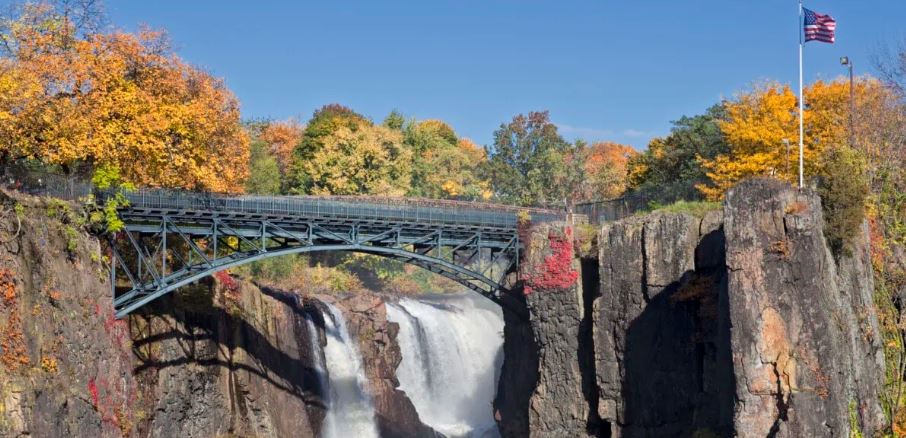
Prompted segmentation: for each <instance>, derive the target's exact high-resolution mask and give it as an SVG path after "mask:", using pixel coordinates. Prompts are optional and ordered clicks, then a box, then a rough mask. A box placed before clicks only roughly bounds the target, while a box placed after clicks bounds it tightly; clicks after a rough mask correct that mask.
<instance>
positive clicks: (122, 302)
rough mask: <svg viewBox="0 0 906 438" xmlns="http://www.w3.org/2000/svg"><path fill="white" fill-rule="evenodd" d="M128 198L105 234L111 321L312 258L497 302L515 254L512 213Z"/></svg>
mask: <svg viewBox="0 0 906 438" xmlns="http://www.w3.org/2000/svg"><path fill="white" fill-rule="evenodd" d="M129 198H130V199H129V201H130V204H129V206H128V207H126V208H123V209H121V210H120V211H119V214H120V217H121V219H122V220H123V221H124V223H125V227H124V229H123V230H122V231H120V232H118V233H116V234H114V235H111V236H110V237H111V238H110V247H111V249H112V251H111V252H112V253H113V258H114V261H113V263H112V269H111V283H112V288H113V294H114V308H115V311H116V316H117V317H119V318H122V317H124V316H126V315H128V314H129V313H131V312H133V311H135V310H136V309H138V308H140V307H142V306H144V305H146V304H148V303H150V302H152V301H154V300H155V299H157V298H159V297H161V296H164V295H166V294H168V293H170V292H172V291H173V290H175V289H177V288H179V287H181V286H184V285H187V284H190V283H193V282H195V281H198V280H200V279H202V278H204V277H206V276H209V275H212V274H214V273H216V272H219V271H222V270H224V269H228V268H231V267H236V266H240V265H243V264H246V263H251V262H253V261H257V260H263V259H266V258H270V257H278V256H284V255H289V254H301V253H309V252H319V251H350V252H359V253H366V254H373V255H377V256H381V257H388V258H391V259H396V260H399V261H402V262H404V263H409V264H413V265H416V266H420V267H422V268H425V269H428V270H429V271H431V272H434V273H436V274H439V275H443V276H445V277H447V278H450V279H451V280H453V281H456V282H457V283H459V284H462V285H464V286H466V287H468V288H469V289H471V290H473V291H476V292H478V293H481V294H482V295H484V296H486V297H488V298H490V299H492V300H494V301H497V302H499V293H500V291H501V289H502V282H503V280H504V278H505V276H506V275H507V274H508V273H509V272H512V271H513V270H515V269H517V268H518V262H519V254H520V251H521V246H520V242H519V236H518V232H517V226H516V225H517V219H516V211H514V210H504V211H494V210H487V209H477V208H475V207H472V208H471V209H469V208H463V206H461V205H454V206H452V207H444V206H441V207H438V206H430V207H425V206H415V207H413V206H407V205H393V204H387V203H383V204H376V203H373V202H371V203H369V202H363V201H358V202H350V201H348V200H342V201H337V200H330V199H327V200H325V199H323V198H315V199H311V198H288V197H286V198H281V197H276V198H260V197H243V198H231V197H212V196H210V195H197V194H189V195H186V194H173V193H169V192H160V191H151V192H139V193H132V194H129ZM118 286H120V287H118Z"/></svg>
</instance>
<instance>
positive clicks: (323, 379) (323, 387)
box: [305, 312, 330, 401]
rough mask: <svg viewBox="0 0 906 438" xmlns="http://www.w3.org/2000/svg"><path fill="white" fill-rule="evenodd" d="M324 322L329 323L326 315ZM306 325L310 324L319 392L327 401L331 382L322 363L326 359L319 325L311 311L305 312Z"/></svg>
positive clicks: (311, 348) (310, 342) (309, 341)
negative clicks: (319, 336)
mask: <svg viewBox="0 0 906 438" xmlns="http://www.w3.org/2000/svg"><path fill="white" fill-rule="evenodd" d="M324 324H325V325H326V324H328V322H327V318H326V317H325V318H324ZM305 325H306V326H308V348H309V350H311V353H312V354H313V355H314V360H313V362H314V368H315V374H316V375H317V376H318V393H319V394H322V397H324V399H325V401H327V398H328V397H330V396H329V395H327V394H326V391H327V389H328V388H330V382H328V381H327V371H325V370H324V366H323V365H322V364H324V363H325V361H326V359H325V358H324V351H323V350H322V349H321V343H320V339H318V327H317V326H316V325H315V320H314V319H312V317H311V314H310V313H309V312H305Z"/></svg>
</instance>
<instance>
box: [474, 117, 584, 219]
mask: <svg viewBox="0 0 906 438" xmlns="http://www.w3.org/2000/svg"><path fill="white" fill-rule="evenodd" d="M569 150H570V144H569V143H568V142H566V141H565V140H564V139H563V137H561V136H560V134H558V133H557V126H556V125H554V124H553V123H551V121H550V115H549V114H548V112H547V111H540V112H530V113H528V114H527V115H523V114H519V115H517V116H515V117H513V120H512V121H510V122H509V123H504V124H501V125H500V128H499V129H498V130H497V131H495V132H494V147H493V149H490V150H488V156H489V161H488V164H487V166H486V174H487V176H488V179H489V180H490V182H491V187H492V190H493V192H494V195H495V196H497V197H498V198H499V199H500V200H501V201H504V202H509V203H515V204H519V205H526V206H528V205H554V204H556V205H563V204H566V203H567V199H568V198H569V196H568V195H569V191H568V190H569V189H568V188H567V187H564V186H561V185H558V182H562V181H563V179H564V177H565V175H566V173H567V163H566V160H565V154H566V153H568V152H569Z"/></svg>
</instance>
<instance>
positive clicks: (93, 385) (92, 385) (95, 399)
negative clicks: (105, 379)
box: [88, 379, 98, 407]
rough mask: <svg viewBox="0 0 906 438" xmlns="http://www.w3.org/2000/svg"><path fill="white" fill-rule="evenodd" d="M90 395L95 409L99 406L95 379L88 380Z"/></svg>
mask: <svg viewBox="0 0 906 438" xmlns="http://www.w3.org/2000/svg"><path fill="white" fill-rule="evenodd" d="M88 393H89V394H91V403H92V404H93V405H94V407H97V406H98V385H97V383H95V381H94V379H88Z"/></svg>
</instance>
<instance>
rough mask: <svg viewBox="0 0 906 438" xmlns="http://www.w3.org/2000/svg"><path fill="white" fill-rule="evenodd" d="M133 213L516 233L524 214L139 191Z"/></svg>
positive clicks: (132, 199)
mask: <svg viewBox="0 0 906 438" xmlns="http://www.w3.org/2000/svg"><path fill="white" fill-rule="evenodd" d="M126 198H127V199H128V200H129V203H130V208H133V209H155V210H174V211H199V212H203V211H215V212H224V213H243V214H261V215H277V216H280V215H282V216H301V217H317V218H328V219H341V220H342V219H350V220H362V219H367V220H373V221H386V222H414V223H433V224H453V225H471V226H484V227H500V228H513V227H515V226H516V225H517V221H518V214H517V212H518V210H515V209H510V208H505V209H502V210H503V211H494V210H493V209H492V208H490V207H487V206H485V207H484V208H467V207H466V206H462V205H451V206H437V207H429V206H420V205H407V204H406V203H405V202H403V201H400V202H399V204H398V205H393V204H390V203H380V202H369V201H368V200H366V199H362V198H357V199H354V200H352V199H350V200H344V199H330V198H323V197H304V196H292V197H272V196H253V195H245V196H223V195H211V194H201V193H190V192H176V191H168V190H138V191H135V192H129V193H126ZM529 214H530V217H531V219H532V220H533V221H552V220H560V219H562V218H563V215H562V214H559V213H558V212H553V211H551V212H548V211H539V210H535V211H534V214H532V213H529Z"/></svg>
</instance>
